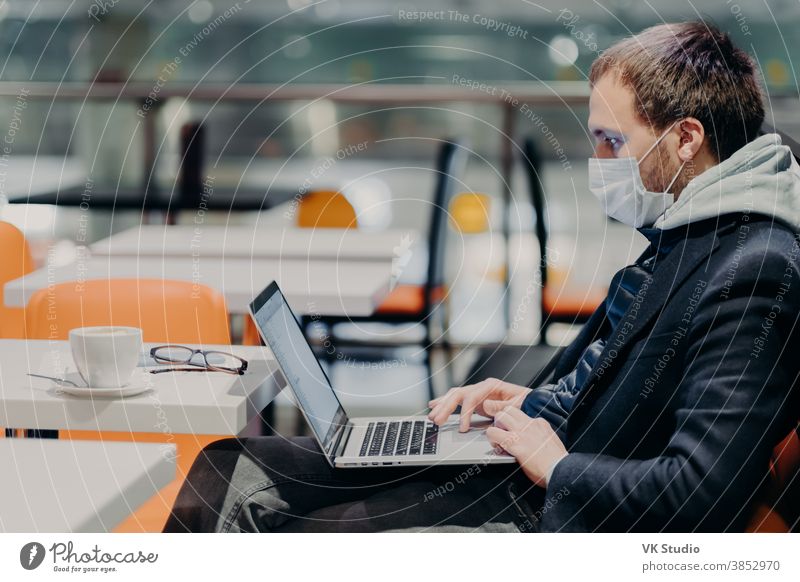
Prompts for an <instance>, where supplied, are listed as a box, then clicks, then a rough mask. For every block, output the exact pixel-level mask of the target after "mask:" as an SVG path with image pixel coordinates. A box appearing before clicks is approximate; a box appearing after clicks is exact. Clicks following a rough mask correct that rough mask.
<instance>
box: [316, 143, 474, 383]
mask: <svg viewBox="0 0 800 582" xmlns="http://www.w3.org/2000/svg"><path fill="white" fill-rule="evenodd" d="M468 158H469V151H468V150H467V148H466V147H465V145H464V144H463V143H461V142H460V141H458V140H455V139H444V140H443V141H442V143H441V147H440V149H439V153H438V157H437V160H436V168H435V171H436V185H435V189H434V193H433V201H432V202H433V207H432V210H431V216H430V226H429V229H428V241H427V242H428V267H427V273H426V277H425V281H424V282H423V283H422V284H421V285H399V286H397V287H396V288H395V289H394V290H393V291H392V292H391V293H390V294H389V297H387V298H386V300H385V301H384V302H383V303H382V304H381V305H380V306H379V307H378V309H377V310H376V311H375V313H374V314H373V315H370V316H366V317H327V316H325V317H316V318H311V317H308V316H306V317H304V318H303V322H302V323H303V325H304V327H305V328H306V329H308V327H309V326H310V325H311V324H312V321H313V322H315V323H316V324H320V323H321V324H324V325H326V326H327V328H328V333H329V335H330V337H331V340H332V341H333V342H334V343H335V345H336V346H337V348H338V347H340V346H341V347H348V346H349V347H357V346H363V345H365V344H367V345H370V346H378V347H387V348H388V347H398V346H402V345H423V346H424V348H425V365H426V366H427V368H428V370H429V371H430V372H431V373H430V374H429V382H428V385H429V391H430V393H431V396H432V395H433V381H432V378H431V376H432V367H431V352H432V350H433V348H434V347H435V346H441V347H443V348H445V349H447V348H449V345H448V343H447V340H446V339H445V338H435V337H434V323H435V321H436V320H437V318H440V319H442V320H443V309H442V307H443V300H444V299H445V296H446V291H445V279H444V264H445V250H446V241H447V222H448V208H449V206H450V201H451V200H452V198H453V196H454V195H455V194H456V192H457V191H458V188H457V186H458V183H459V180H460V179H461V177H462V176H463V174H464V170H465V169H466V165H467V160H468ZM360 322H368V323H376V322H377V323H389V324H406V323H417V324H420V325H422V326H423V328H424V337H423V338H422V340H419V339H417V340H415V341H411V342H403V341H391V342H378V341H375V339H374V338H373V337H369V336H366V337H365V338H364V339H363V340H361V339H360V338H356V339H354V338H347V339H344V338H341V337H337V336H336V330H335V326H336V325H337V324H342V323H360ZM313 336H314V334H311V337H310V338H309V339H310V340H311V341H312V342H314V340H315V339H318V338H315V337H313Z"/></svg>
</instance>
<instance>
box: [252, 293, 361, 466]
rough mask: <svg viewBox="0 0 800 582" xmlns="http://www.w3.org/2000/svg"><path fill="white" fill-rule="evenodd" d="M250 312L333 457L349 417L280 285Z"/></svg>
mask: <svg viewBox="0 0 800 582" xmlns="http://www.w3.org/2000/svg"><path fill="white" fill-rule="evenodd" d="M250 310H251V314H252V316H253V319H254V320H255V323H256V325H257V326H258V328H259V330H260V331H261V336H262V337H263V338H264V341H265V342H266V343H267V345H269V348H270V349H271V350H272V353H273V354H274V355H275V359H276V360H277V361H278V365H279V366H280V368H281V371H282V372H283V374H284V376H286V381H287V382H288V383H289V386H290V388H291V390H292V392H293V394H294V396H295V398H296V399H297V403H298V405H299V406H300V408H301V409H302V411H303V414H304V415H305V417H306V420H307V421H308V423H309V424H310V425H311V429H312V430H313V431H314V434H315V436H316V437H317V440H318V441H319V442H320V445H321V446H322V449H323V451H325V453H326V454H328V455H330V454H332V452H333V451H332V450H331V448H332V447H333V445H335V442H334V439H335V437H336V433H337V430H338V429H339V428H340V427H341V426H342V425H344V424H346V423H347V415H346V413H345V411H344V409H343V408H342V405H341V403H340V402H339V399H338V398H337V397H336V393H335V392H334V391H333V387H332V386H331V384H330V381H329V380H328V377H327V376H326V375H325V372H324V370H323V369H322V366H320V364H319V360H317V357H316V356H315V355H314V352H313V351H311V347H310V346H309V345H308V341H307V340H306V338H305V336H304V335H303V331H302V330H301V329H300V325H299V324H298V322H297V319H295V316H294V313H293V312H292V310H291V308H290V307H289V304H288V303H286V299H285V298H284V296H283V293H281V291H280V289H279V288H278V285H277V284H276V283H274V282H273V283H272V284H270V286H269V287H267V288H266V289H265V290H264V291H263V292H262V293H261V294H260V295H259V296H258V297H257V298H256V299H255V300H254V301H253V302H252V303H251V304H250Z"/></svg>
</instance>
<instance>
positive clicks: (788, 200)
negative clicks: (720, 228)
mask: <svg viewBox="0 0 800 582" xmlns="http://www.w3.org/2000/svg"><path fill="white" fill-rule="evenodd" d="M738 212H750V213H755V214H762V215H766V216H769V217H772V218H773V219H774V220H778V221H781V222H783V223H785V224H786V225H787V226H788V227H789V228H791V229H792V231H794V232H796V233H798V232H800V165H798V164H797V161H796V160H795V159H794V156H792V152H791V150H790V149H789V147H788V146H785V145H782V144H781V138H780V136H779V135H778V134H776V133H769V134H766V135H762V136H761V137H759V138H757V139H755V140H753V141H751V142H750V143H748V144H747V145H745V146H744V147H743V148H741V149H740V150H738V151H736V152H735V153H734V154H733V155H732V156H731V157H729V158H728V159H727V160H725V161H723V162H722V163H720V164H717V165H716V166H714V167H712V168H709V169H708V170H706V171H705V172H703V173H702V174H700V175H699V176H695V177H694V178H693V179H692V180H691V181H690V182H689V183H688V184H687V185H686V188H684V190H683V192H681V195H680V196H679V197H678V200H677V201H676V202H675V203H674V204H673V205H672V206H670V207H669V208H668V209H667V211H666V212H665V213H664V214H663V215H661V216H660V217H659V218H658V219H657V220H656V222H655V224H654V225H653V226H654V227H655V228H659V229H662V230H669V229H672V228H676V227H678V226H683V225H685V224H689V223H691V222H697V221H699V220H703V219H706V218H711V217H714V216H721V215H724V214H731V213H738Z"/></svg>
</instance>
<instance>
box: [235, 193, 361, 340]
mask: <svg viewBox="0 0 800 582" xmlns="http://www.w3.org/2000/svg"><path fill="white" fill-rule="evenodd" d="M295 222H296V223H297V226H298V227H300V228H357V227H358V219H357V217H356V211H355V209H354V208H353V205H352V204H350V202H349V201H348V200H347V198H346V197H345V196H344V194H342V193H341V192H336V191H335V190H317V191H312V192H308V193H307V194H305V195H304V196H303V197H302V198H301V199H300V201H299V202H298V204H297V215H296V219H295ZM261 343H262V342H261V336H259V335H258V330H257V329H256V327H255V325H254V324H253V321H252V320H251V319H250V317H245V320H244V326H243V329H242V344H244V345H246V346H258V345H261Z"/></svg>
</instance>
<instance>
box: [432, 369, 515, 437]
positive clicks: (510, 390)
mask: <svg viewBox="0 0 800 582" xmlns="http://www.w3.org/2000/svg"><path fill="white" fill-rule="evenodd" d="M530 391H531V389H530V388H526V387H525V386H517V385H516V384H509V383H508V382H503V381H502V380H497V379H496V378H489V379H488V380H484V381H483V382H479V383H478V384H471V385H469V386H462V387H461V388H450V390H448V391H447V394H445V395H444V396H441V397H439V398H435V399H434V400H431V401H430V402H429V403H428V406H429V407H430V408H431V411H430V413H429V414H428V418H430V419H431V420H432V421H433V422H435V423H436V424H438V425H441V424H443V423H445V422H446V421H447V418H448V417H449V416H450V415H451V414H453V411H454V410H455V409H456V407H457V406H458V405H459V404H460V405H461V418H460V425H459V430H460V431H461V432H466V431H467V430H469V423H470V419H471V418H472V413H473V412H477V413H478V414H481V415H483V416H488V417H490V418H492V417H494V415H495V414H497V413H498V412H500V411H501V410H503V409H504V408H506V407H507V406H512V407H515V408H517V409H519V408H520V407H521V406H522V401H523V400H525V397H526V396H527V395H528V394H529V393H530ZM526 418H527V417H526Z"/></svg>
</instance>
